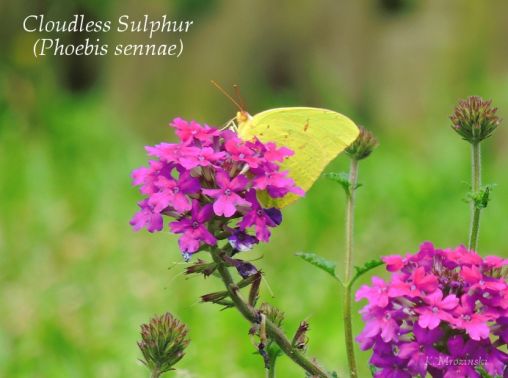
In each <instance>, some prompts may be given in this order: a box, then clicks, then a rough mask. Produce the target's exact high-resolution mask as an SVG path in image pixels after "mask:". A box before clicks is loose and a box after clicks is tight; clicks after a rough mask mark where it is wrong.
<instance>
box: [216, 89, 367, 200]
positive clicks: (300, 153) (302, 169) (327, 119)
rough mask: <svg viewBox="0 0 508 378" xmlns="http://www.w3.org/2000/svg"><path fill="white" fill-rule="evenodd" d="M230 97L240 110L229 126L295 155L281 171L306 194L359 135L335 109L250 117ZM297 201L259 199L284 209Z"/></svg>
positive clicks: (300, 109)
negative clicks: (329, 165) (286, 149)
mask: <svg viewBox="0 0 508 378" xmlns="http://www.w3.org/2000/svg"><path fill="white" fill-rule="evenodd" d="M226 95H227V94H226ZM227 96H228V97H229V98H230V99H231V100H232V101H233V102H234V103H235V104H236V105H237V106H238V107H239V109H240V111H239V112H238V113H237V115H236V117H235V118H234V119H233V122H232V124H231V123H230V125H231V126H232V128H233V129H235V130H236V132H237V133H238V136H239V137H240V138H241V139H243V140H245V141H248V140H251V139H253V138H258V139H259V140H260V141H261V142H263V143H267V142H274V143H276V144H277V146H278V147H281V146H284V147H287V148H290V149H291V150H293V152H294V155H292V156H290V157H289V158H287V159H286V160H285V161H284V162H283V163H282V164H281V170H282V171H284V170H287V171H288V175H289V177H291V178H292V179H293V180H294V181H295V184H296V185H297V186H298V187H300V188H302V189H303V190H304V191H308V190H309V189H310V188H311V187H312V185H313V184H314V183H315V182H316V180H317V179H318V178H319V177H320V175H321V173H322V172H323V170H324V169H325V168H326V166H327V165H328V164H329V163H330V162H331V161H332V160H333V159H334V158H335V157H336V156H337V155H338V154H340V153H341V152H342V151H344V150H345V149H346V148H347V147H348V146H349V145H351V144H352V143H353V142H354V141H355V140H356V138H357V137H358V135H359V134H360V130H359V128H358V126H356V124H355V123H354V122H353V121H352V120H351V119H349V118H348V117H346V116H345V115H343V114H340V113H337V112H335V111H332V110H328V109H321V108H312V107H287V108H276V109H269V110H265V111H263V112H261V113H258V114H255V115H253V116H251V115H250V114H248V113H247V112H246V111H245V110H243V108H244V107H243V106H240V105H239V104H238V103H237V102H236V101H234V100H233V99H232V98H231V97H230V96H229V95H227ZM298 198H300V197H299V196H297V195H295V194H292V193H288V194H287V195H285V196H284V197H282V198H271V197H269V196H268V195H266V196H261V198H260V200H261V202H262V203H263V204H264V205H265V206H269V207H277V208H283V207H285V206H287V205H289V204H291V203H292V202H294V201H295V200H297V199H298Z"/></svg>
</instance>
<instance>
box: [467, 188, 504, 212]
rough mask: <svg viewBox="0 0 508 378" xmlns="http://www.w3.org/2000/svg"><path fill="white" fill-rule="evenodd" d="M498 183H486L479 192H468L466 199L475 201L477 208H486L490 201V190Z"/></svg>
mask: <svg viewBox="0 0 508 378" xmlns="http://www.w3.org/2000/svg"><path fill="white" fill-rule="evenodd" d="M495 186H496V184H488V185H484V186H482V187H481V188H480V190H478V191H477V192H473V191H470V192H469V193H467V194H466V198H465V201H466V202H472V203H474V206H475V208H477V209H485V208H486V207H487V205H488V204H489V201H490V192H491V191H492V190H493V189H494V187H495Z"/></svg>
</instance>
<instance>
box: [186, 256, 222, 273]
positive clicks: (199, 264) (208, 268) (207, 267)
mask: <svg viewBox="0 0 508 378" xmlns="http://www.w3.org/2000/svg"><path fill="white" fill-rule="evenodd" d="M215 269H217V264H216V263H214V262H206V261H204V260H201V259H198V260H197V261H196V262H195V263H194V264H192V265H190V266H188V267H186V268H185V274H203V275H204V276H205V277H208V276H209V275H211V274H212V273H213V272H215Z"/></svg>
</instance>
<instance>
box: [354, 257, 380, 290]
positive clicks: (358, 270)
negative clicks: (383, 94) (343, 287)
mask: <svg viewBox="0 0 508 378" xmlns="http://www.w3.org/2000/svg"><path fill="white" fill-rule="evenodd" d="M383 264H384V262H382V261H381V260H371V261H367V262H366V263H365V264H363V265H362V266H355V275H354V277H353V278H352V279H351V281H349V283H346V284H347V285H348V286H352V285H353V283H354V282H355V281H356V280H357V279H358V278H360V277H361V276H363V275H364V274H365V273H367V272H368V271H369V270H372V269H374V268H377V267H378V266H381V265H383Z"/></svg>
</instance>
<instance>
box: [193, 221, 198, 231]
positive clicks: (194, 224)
mask: <svg viewBox="0 0 508 378" xmlns="http://www.w3.org/2000/svg"><path fill="white" fill-rule="evenodd" d="M198 227H199V223H198V222H196V221H194V222H192V228H194V229H196V228H198Z"/></svg>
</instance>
